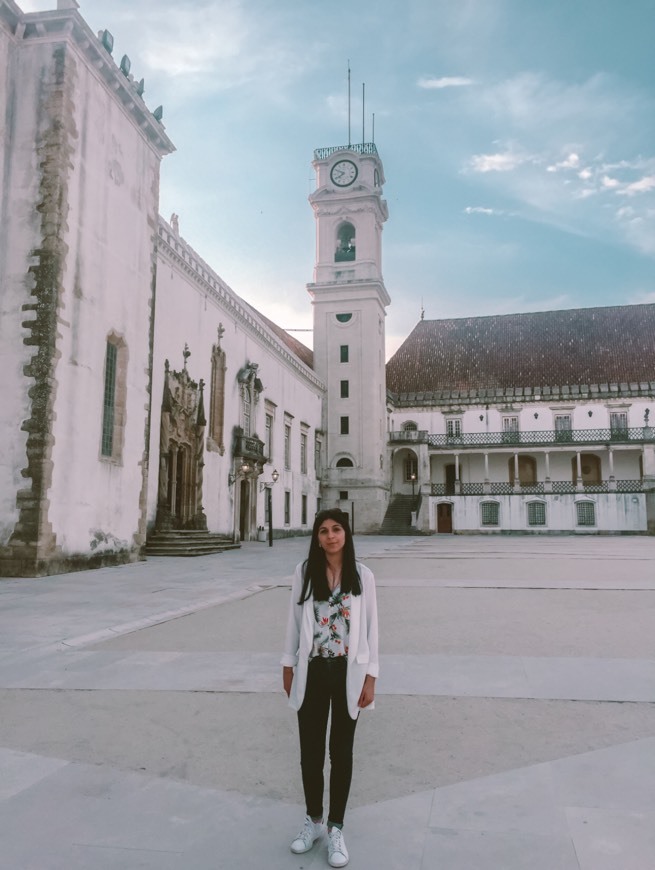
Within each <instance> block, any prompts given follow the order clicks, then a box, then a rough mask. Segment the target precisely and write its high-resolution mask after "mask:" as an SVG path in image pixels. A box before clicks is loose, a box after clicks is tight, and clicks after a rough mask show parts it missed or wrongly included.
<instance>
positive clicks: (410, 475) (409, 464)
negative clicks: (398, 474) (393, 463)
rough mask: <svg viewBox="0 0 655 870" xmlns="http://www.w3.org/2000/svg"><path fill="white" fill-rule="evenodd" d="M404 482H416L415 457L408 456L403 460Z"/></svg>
mask: <svg viewBox="0 0 655 870" xmlns="http://www.w3.org/2000/svg"><path fill="white" fill-rule="evenodd" d="M405 480H406V481H409V482H410V483H411V481H416V480H418V459H416V457H415V456H410V457H408V458H407V459H406V460H405Z"/></svg>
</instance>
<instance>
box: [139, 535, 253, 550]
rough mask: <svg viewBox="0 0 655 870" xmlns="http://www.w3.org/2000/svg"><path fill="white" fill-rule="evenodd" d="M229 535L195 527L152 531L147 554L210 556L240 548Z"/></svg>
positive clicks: (147, 543)
mask: <svg viewBox="0 0 655 870" xmlns="http://www.w3.org/2000/svg"><path fill="white" fill-rule="evenodd" d="M240 546H241V545H240V544H235V543H234V541H233V540H232V538H229V537H228V536H227V535H218V534H215V533H214V532H206V531H196V530H194V529H172V530H171V531H170V532H152V534H150V535H148V540H147V541H146V556H209V555H211V554H212V553H222V552H223V551H224V550H238V549H239V547H240Z"/></svg>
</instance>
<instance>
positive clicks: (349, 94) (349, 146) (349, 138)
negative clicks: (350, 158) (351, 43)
mask: <svg viewBox="0 0 655 870" xmlns="http://www.w3.org/2000/svg"><path fill="white" fill-rule="evenodd" d="M350 144H351V143H350V60H348V147H349V148H350Z"/></svg>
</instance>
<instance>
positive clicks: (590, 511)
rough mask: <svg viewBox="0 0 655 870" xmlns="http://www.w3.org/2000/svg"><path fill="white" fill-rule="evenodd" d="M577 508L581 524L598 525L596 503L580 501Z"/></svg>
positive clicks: (579, 523)
mask: <svg viewBox="0 0 655 870" xmlns="http://www.w3.org/2000/svg"><path fill="white" fill-rule="evenodd" d="M575 509H576V512H577V516H578V525H579V526H595V525H596V505H595V504H594V503H593V502H592V501H579V502H578V503H577V504H576V506H575Z"/></svg>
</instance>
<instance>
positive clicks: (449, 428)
mask: <svg viewBox="0 0 655 870" xmlns="http://www.w3.org/2000/svg"><path fill="white" fill-rule="evenodd" d="M446 435H447V436H448V437H449V438H460V437H461V435H462V421H461V420H446Z"/></svg>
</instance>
